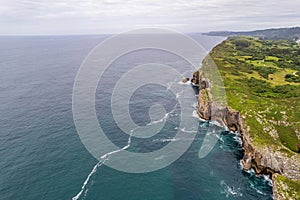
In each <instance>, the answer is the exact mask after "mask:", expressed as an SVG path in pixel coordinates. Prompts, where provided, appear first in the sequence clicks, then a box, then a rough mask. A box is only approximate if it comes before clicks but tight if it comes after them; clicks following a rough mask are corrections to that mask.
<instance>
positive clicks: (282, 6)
mask: <svg viewBox="0 0 300 200" xmlns="http://www.w3.org/2000/svg"><path fill="white" fill-rule="evenodd" d="M0 5H1V6H0V26H1V27H2V28H1V29H0V34H70V33H103V32H106V33H107V32H121V31H125V30H130V29H133V28H138V27H151V26H155V27H161V28H164V27H165V28H171V29H176V30H179V31H183V32H190V31H197V32H204V31H209V30H244V29H259V28H267V27H273V26H275V27H281V26H295V25H299V23H300V14H298V13H299V11H297V9H298V8H299V7H300V0H293V1H278V0H265V1H261V0H247V1H244V0H239V1H238V0H87V1H83V0H79V1H75V0H10V1H8V0H6V1H4V0H0Z"/></svg>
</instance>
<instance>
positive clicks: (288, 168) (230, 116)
mask: <svg viewBox="0 0 300 200" xmlns="http://www.w3.org/2000/svg"><path fill="white" fill-rule="evenodd" d="M199 74H200V73H199V72H198V76H199ZM198 82H199V95H198V106H197V113H198V115H199V117H200V118H202V119H205V120H215V121H217V122H219V123H220V124H224V125H225V126H227V127H228V128H229V129H230V130H231V131H233V132H236V131H237V132H239V134H240V136H241V139H242V142H243V143H242V145H243V148H244V157H243V159H242V164H243V167H244V169H245V170H249V169H250V168H253V169H254V170H255V172H256V173H257V174H266V175H270V176H271V177H272V176H273V175H275V174H282V175H284V176H285V177H287V178H290V179H293V180H300V173H299V169H300V163H299V162H297V161H296V160H297V158H296V157H295V158H293V157H290V158H289V157H288V156H287V155H286V154H284V153H282V152H280V151H278V150H274V149H273V148H272V147H271V146H270V147H257V146H254V145H253V142H252V139H251V137H250V136H249V130H250V127H248V126H246V124H245V117H243V116H241V114H240V113H239V112H237V111H234V110H231V109H230V108H229V107H227V106H225V107H218V106H216V105H214V102H212V100H211V99H212V98H211V94H210V84H209V81H208V80H206V79H205V78H203V77H201V76H199V81H198ZM295 156H297V155H295ZM272 179H273V178H272ZM273 180H274V179H273ZM275 190H276V188H274V193H275V192H276V191H275ZM277 195H278V194H277ZM278 196H279V195H278ZM277 199H280V198H277Z"/></svg>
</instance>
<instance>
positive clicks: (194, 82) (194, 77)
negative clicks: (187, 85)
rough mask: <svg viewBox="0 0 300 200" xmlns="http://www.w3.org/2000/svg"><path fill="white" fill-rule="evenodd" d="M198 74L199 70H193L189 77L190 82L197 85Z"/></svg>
mask: <svg viewBox="0 0 300 200" xmlns="http://www.w3.org/2000/svg"><path fill="white" fill-rule="evenodd" d="M199 75H200V74H199V71H195V72H194V73H193V78H192V79H191V82H192V84H193V85H194V86H198V85H199V77H200V76H199Z"/></svg>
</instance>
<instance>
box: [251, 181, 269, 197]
mask: <svg viewBox="0 0 300 200" xmlns="http://www.w3.org/2000/svg"><path fill="white" fill-rule="evenodd" d="M250 188H252V189H254V190H255V191H256V192H257V193H259V194H262V195H267V194H266V193H264V192H263V191H261V190H259V189H257V188H256V187H255V186H254V184H253V183H250Z"/></svg>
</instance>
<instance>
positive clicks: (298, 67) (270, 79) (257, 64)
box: [210, 36, 300, 155]
mask: <svg viewBox="0 0 300 200" xmlns="http://www.w3.org/2000/svg"><path fill="white" fill-rule="evenodd" d="M210 56H211V57H212V59H213V60H214V62H215V63H216V64H217V66H218V68H219V71H220V74H221V76H222V78H223V81H224V85H225V89H226V99H227V103H228V105H229V106H230V107H231V108H233V109H235V110H238V111H240V112H241V114H242V115H244V116H245V117H246V119H245V121H246V124H247V126H249V127H250V130H249V134H250V136H251V138H252V139H253V142H254V143H255V144H256V145H258V146H259V145H263V146H265V145H269V146H273V147H275V149H277V150H280V151H283V152H287V153H289V154H290V155H293V154H295V153H296V152H298V151H299V150H298V148H297V144H298V143H300V104H299V102H300V83H299V74H300V48H299V46H298V44H297V43H296V42H290V41H281V40H278V41H268V40H260V39H258V38H254V37H247V36H236V37H230V38H228V39H227V40H225V41H224V42H223V43H221V44H220V45H218V46H217V47H215V48H214V49H213V50H212V51H211V53H210Z"/></svg>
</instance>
